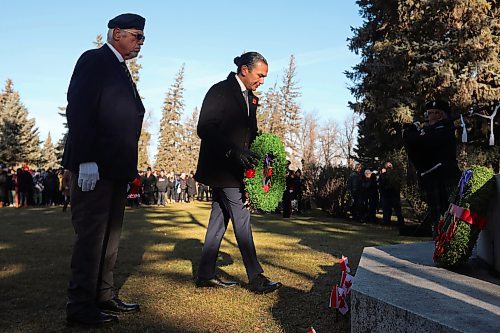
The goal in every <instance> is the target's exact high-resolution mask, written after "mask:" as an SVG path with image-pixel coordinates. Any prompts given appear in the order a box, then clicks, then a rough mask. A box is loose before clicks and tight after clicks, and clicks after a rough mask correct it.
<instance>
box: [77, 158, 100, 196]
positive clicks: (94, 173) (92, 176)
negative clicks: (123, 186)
mask: <svg viewBox="0 0 500 333" xmlns="http://www.w3.org/2000/svg"><path fill="white" fill-rule="evenodd" d="M98 180H99V170H98V168H97V164H96V163H95V162H86V163H80V172H79V173H78V187H80V188H81V189H82V191H83V192H87V191H93V190H94V188H95V184H96V183H97V181H98Z"/></svg>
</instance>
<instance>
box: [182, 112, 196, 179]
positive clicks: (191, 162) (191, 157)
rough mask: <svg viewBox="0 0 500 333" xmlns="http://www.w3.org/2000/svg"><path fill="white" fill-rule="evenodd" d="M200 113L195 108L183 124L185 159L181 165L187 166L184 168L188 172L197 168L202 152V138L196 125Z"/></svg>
mask: <svg viewBox="0 0 500 333" xmlns="http://www.w3.org/2000/svg"><path fill="white" fill-rule="evenodd" d="M198 115H199V112H198V108H195V109H194V110H193V112H192V113H191V115H190V116H189V117H188V118H187V119H186V122H185V123H184V126H183V128H184V139H183V143H184V145H183V150H184V160H181V161H180V162H181V163H180V165H182V166H183V167H184V168H185V169H184V170H185V171H187V172H191V171H193V172H194V171H195V170H196V166H197V164H198V155H199V154H200V143H201V140H200V138H199V137H198V134H197V133H196V127H197V125H198ZM181 171H182V170H181Z"/></svg>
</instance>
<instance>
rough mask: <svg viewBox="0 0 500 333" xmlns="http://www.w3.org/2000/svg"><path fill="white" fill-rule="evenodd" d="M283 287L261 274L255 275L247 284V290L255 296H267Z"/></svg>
mask: <svg viewBox="0 0 500 333" xmlns="http://www.w3.org/2000/svg"><path fill="white" fill-rule="evenodd" d="M282 286H283V285H282V284H281V283H280V282H276V281H272V280H270V279H269V278H267V277H266V276H264V275H263V274H259V275H257V276H256V277H255V278H253V279H252V281H250V283H249V284H248V289H250V291H253V292H254V293H256V294H267V293H270V292H273V291H275V290H277V289H279V288H281V287H282Z"/></svg>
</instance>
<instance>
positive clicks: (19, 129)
mask: <svg viewBox="0 0 500 333" xmlns="http://www.w3.org/2000/svg"><path fill="white" fill-rule="evenodd" d="M2 96H3V97H2V100H3V101H2V104H3V106H2V110H1V114H2V119H1V122H0V160H1V161H4V162H6V163H8V164H20V163H29V164H38V163H39V162H40V160H41V151H40V147H39V145H40V139H39V136H38V128H36V127H35V119H34V118H31V119H30V118H28V116H29V114H28V110H27V109H26V107H25V106H24V105H23V104H22V103H21V99H20V96H19V93H18V92H16V91H14V90H13V88H12V82H11V81H10V80H7V83H6V88H5V90H4V91H3V92H2Z"/></svg>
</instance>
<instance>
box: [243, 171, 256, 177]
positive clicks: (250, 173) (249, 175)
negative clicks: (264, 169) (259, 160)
mask: <svg viewBox="0 0 500 333" xmlns="http://www.w3.org/2000/svg"><path fill="white" fill-rule="evenodd" d="M245 177H246V178H253V177H255V169H248V170H246V171H245Z"/></svg>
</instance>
